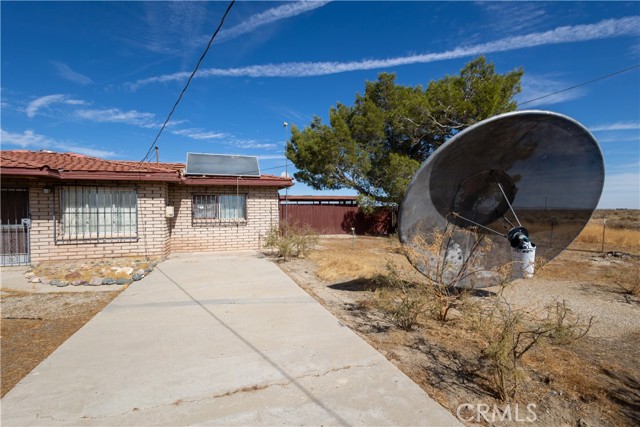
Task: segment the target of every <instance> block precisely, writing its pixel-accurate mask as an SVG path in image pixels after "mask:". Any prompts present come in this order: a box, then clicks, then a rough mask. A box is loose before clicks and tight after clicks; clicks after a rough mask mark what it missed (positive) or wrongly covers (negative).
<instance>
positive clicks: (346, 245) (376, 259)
mask: <svg viewBox="0 0 640 427" xmlns="http://www.w3.org/2000/svg"><path fill="white" fill-rule="evenodd" d="M319 243H320V248H319V250H315V251H313V252H312V253H311V254H310V255H309V258H310V259H311V260H313V261H315V262H316V263H317V264H318V269H317V270H316V275H317V276H318V277H319V278H320V279H322V280H325V281H328V282H335V281H340V280H343V279H349V280H350V279H354V278H356V279H370V278H373V277H375V276H376V275H379V274H385V273H386V271H387V270H386V265H387V261H390V262H391V263H393V264H395V263H396V262H404V263H406V258H405V256H404V255H402V254H401V247H400V243H399V242H398V240H397V239H394V238H389V239H387V238H381V237H364V236H358V237H357V238H356V239H355V240H353V239H321V240H320V242H319Z"/></svg>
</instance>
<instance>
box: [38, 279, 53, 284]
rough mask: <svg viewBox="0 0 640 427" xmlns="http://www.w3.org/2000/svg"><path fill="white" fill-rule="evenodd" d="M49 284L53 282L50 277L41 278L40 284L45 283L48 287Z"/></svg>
mask: <svg viewBox="0 0 640 427" xmlns="http://www.w3.org/2000/svg"><path fill="white" fill-rule="evenodd" d="M49 282H51V280H49V278H48V277H41V278H40V283H44V284H45V285H48V284H49Z"/></svg>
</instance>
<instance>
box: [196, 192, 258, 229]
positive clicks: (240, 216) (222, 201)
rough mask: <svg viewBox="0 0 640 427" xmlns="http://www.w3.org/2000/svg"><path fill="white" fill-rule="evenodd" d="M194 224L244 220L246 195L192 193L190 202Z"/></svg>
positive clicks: (245, 215)
mask: <svg viewBox="0 0 640 427" xmlns="http://www.w3.org/2000/svg"><path fill="white" fill-rule="evenodd" d="M192 216H193V220H194V221H193V222H194V224H196V223H197V224H202V223H207V222H208V220H209V221H213V222H220V223H222V222H238V221H245V220H246V217H247V197H246V195H244V194H240V195H227V194H222V195H213V194H207V195H194V196H193V204H192Z"/></svg>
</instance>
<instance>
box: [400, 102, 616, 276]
mask: <svg viewBox="0 0 640 427" xmlns="http://www.w3.org/2000/svg"><path fill="white" fill-rule="evenodd" d="M603 184H604V162H603V158H602V152H601V151H600V148H599V147H598V143H597V142H596V140H595V138H594V137H593V136H592V135H591V133H590V132H589V131H588V130H587V129H586V128H585V127H584V126H582V125H581V124H580V123H578V122H577V121H575V120H573V119H571V118H569V117H567V116H564V115H562V114H557V113H553V112H548V111H516V112H512V113H506V114H501V115H498V116H495V117H492V118H489V119H487V120H484V121H481V122H479V123H476V124H475V125H473V126H470V127H469V128H467V129H465V130H463V131H461V132H460V133H458V134H456V135H455V136H453V137H452V138H451V139H450V140H449V141H447V142H446V143H445V144H443V145H442V146H441V147H440V148H438V149H437V150H436V151H435V152H434V153H433V154H432V155H431V156H430V157H429V158H428V159H427V161H425V162H424V163H423V164H422V166H421V167H420V169H419V170H418V172H416V174H415V175H414V177H413V179H412V181H411V183H410V184H409V187H408V189H407V192H406V194H405V197H404V200H403V201H402V204H401V209H400V214H399V219H398V221H399V227H398V229H399V234H400V240H401V241H402V242H403V243H404V244H406V245H408V246H409V248H413V251H410V252H413V255H410V256H409V259H410V261H411V262H412V263H413V265H414V266H415V267H416V268H418V270H420V271H421V272H422V273H424V274H431V271H432V269H431V267H430V266H428V265H427V264H430V265H431V266H432V265H433V263H429V260H431V261H435V260H437V259H440V260H443V262H444V263H445V264H446V265H447V268H448V269H447V271H446V272H445V274H444V275H443V276H444V277H443V279H445V281H448V282H447V283H452V282H451V281H452V280H453V281H455V284H456V286H466V287H469V286H473V287H486V286H491V285H494V284H496V282H497V281H498V280H500V279H501V276H500V275H499V274H497V273H496V271H497V270H498V269H499V268H501V267H503V266H506V265H514V273H516V277H517V276H518V275H519V276H530V275H531V274H533V266H532V265H530V264H531V263H532V262H533V256H537V261H538V263H544V262H548V261H550V260H551V259H553V258H554V257H555V256H557V255H558V254H559V253H560V252H562V251H563V250H564V249H566V248H567V246H568V245H569V244H570V243H571V242H572V241H573V240H574V239H575V238H576V237H577V236H578V234H580V232H581V231H582V229H583V228H584V226H585V225H586V224H587V222H588V221H589V219H590V218H591V215H592V214H593V211H594V209H595V207H596V206H597V204H598V201H599V199H600V195H601V193H602V187H603ZM438 236H440V238H441V240H442V236H444V238H445V239H446V241H445V242H444V244H443V245H440V246H439V249H434V246H433V243H434V239H436V238H437V237H438ZM419 241H420V242H419ZM532 252H533V254H532ZM425 260H427V263H425ZM514 261H516V262H515V263H514ZM460 269H467V270H466V272H465V273H463V274H460ZM456 275H457V276H456ZM456 277H457V278H458V279H461V278H462V279H461V280H457V281H456Z"/></svg>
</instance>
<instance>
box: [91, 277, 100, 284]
mask: <svg viewBox="0 0 640 427" xmlns="http://www.w3.org/2000/svg"><path fill="white" fill-rule="evenodd" d="M89 285H91V286H99V285H102V278H101V277H92V278H91V280H89Z"/></svg>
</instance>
